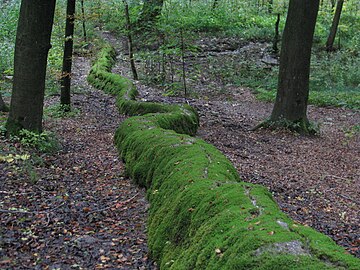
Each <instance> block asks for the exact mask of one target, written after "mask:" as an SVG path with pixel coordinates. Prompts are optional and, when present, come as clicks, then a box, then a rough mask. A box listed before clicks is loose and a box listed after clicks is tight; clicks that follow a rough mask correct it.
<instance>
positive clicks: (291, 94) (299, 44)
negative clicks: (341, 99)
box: [270, 0, 319, 133]
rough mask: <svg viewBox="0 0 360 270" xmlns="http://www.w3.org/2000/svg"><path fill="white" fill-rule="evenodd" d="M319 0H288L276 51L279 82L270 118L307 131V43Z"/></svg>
mask: <svg viewBox="0 0 360 270" xmlns="http://www.w3.org/2000/svg"><path fill="white" fill-rule="evenodd" d="M318 9H319V0H290V3H289V10H288V15H287V18H286V24H285V29H284V33H283V39H282V47H281V53H280V69H279V82H278V90H277V96H276V101H275V105H274V109H273V111H272V114H271V117H270V121H272V122H278V123H281V122H283V121H286V122H291V123H293V124H296V125H298V126H299V131H300V132H304V133H307V131H308V130H307V127H308V124H309V121H308V119H307V114H306V110H307V102H308V96H309V74H310V57H311V46H312V40H313V35H314V29H315V23H316V18H317V13H318Z"/></svg>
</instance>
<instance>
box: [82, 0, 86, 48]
mask: <svg viewBox="0 0 360 270" xmlns="http://www.w3.org/2000/svg"><path fill="white" fill-rule="evenodd" d="M81 16H82V28H83V34H84V41H85V42H87V34H86V25H85V23H86V18H85V8H84V0H81Z"/></svg>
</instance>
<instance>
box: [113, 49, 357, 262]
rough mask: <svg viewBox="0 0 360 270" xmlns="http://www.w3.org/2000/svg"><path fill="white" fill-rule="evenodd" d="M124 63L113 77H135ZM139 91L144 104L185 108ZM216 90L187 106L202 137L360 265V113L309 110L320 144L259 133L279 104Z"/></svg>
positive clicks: (204, 91)
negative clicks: (196, 119)
mask: <svg viewBox="0 0 360 270" xmlns="http://www.w3.org/2000/svg"><path fill="white" fill-rule="evenodd" d="M118 46H119V44H118ZM261 46H262V47H263V46H264V45H263V44H261ZM212 47H213V46H212ZM262 47H261V48H262ZM120 50H123V48H120ZM118 60H119V61H118V64H117V66H116V68H115V70H114V71H115V72H117V73H119V74H122V75H126V76H128V77H131V74H130V72H129V68H128V63H127V60H126V57H124V55H122V54H120V55H119V57H118ZM136 84H137V87H138V89H139V90H140V98H141V99H143V100H144V101H159V102H166V103H182V102H185V100H184V99H183V98H176V97H165V96H163V95H162V94H163V92H162V90H160V89H158V88H154V87H149V86H148V85H145V84H143V83H142V82H136ZM209 84H212V87H211V88H207V87H206V85H203V84H202V83H199V84H198V85H195V86H194V85H193V87H194V88H195V89H197V90H198V91H199V93H201V96H203V97H204V98H201V97H200V98H198V99H188V100H186V102H188V103H189V104H191V105H192V106H194V107H196V108H197V110H198V111H199V114H200V121H201V126H200V129H199V131H198V137H200V138H202V139H204V140H206V141H207V142H209V143H212V144H214V145H215V146H216V147H217V148H218V149H220V150H221V151H222V152H223V153H224V154H225V155H226V156H227V157H228V158H229V159H230V160H231V161H232V162H233V164H234V166H235V167H236V168H237V169H238V172H239V174H240V175H241V177H242V179H243V180H244V181H246V182H251V183H258V184H262V185H264V186H266V187H267V188H268V189H269V190H270V191H271V192H272V193H273V195H274V198H275V199H276V201H277V202H278V203H279V206H280V207H281V209H282V210H283V211H284V212H286V213H287V214H289V215H290V216H291V217H292V218H293V219H295V220H296V221H298V222H299V223H302V224H306V225H309V226H311V227H313V228H315V229H316V230H318V231H321V232H323V233H325V234H327V235H329V236H330V237H331V238H333V239H334V240H335V241H336V242H337V243H338V244H340V245H342V246H344V247H345V248H346V249H347V250H348V251H349V252H350V253H352V254H354V255H355V256H357V257H360V248H359V246H360V226H359V224H360V134H359V133H353V132H352V131H351V128H352V127H354V126H355V125H359V123H360V113H359V112H358V111H352V110H347V109H341V108H318V107H315V106H309V110H308V111H309V113H308V114H309V117H310V119H311V120H313V121H316V122H317V123H319V124H320V128H321V135H320V136H317V137H304V136H298V135H295V134H289V133H287V132H281V131H277V132H272V131H268V130H258V131H256V132H252V131H250V129H251V128H252V127H254V126H256V125H257V124H258V123H259V122H260V121H262V120H264V119H265V118H267V117H268V116H269V115H270V113H271V110H272V104H270V103H264V102H260V101H257V100H256V98H255V97H254V95H253V94H252V93H251V91H250V90H249V89H246V88H241V87H236V86H233V85H227V86H225V88H226V89H223V88H224V86H223V85H219V87H218V89H222V90H221V91H216V87H214V85H216V82H209ZM214 89H215V90H214ZM209 97H210V98H209Z"/></svg>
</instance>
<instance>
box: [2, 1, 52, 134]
mask: <svg viewBox="0 0 360 270" xmlns="http://www.w3.org/2000/svg"><path fill="white" fill-rule="evenodd" d="M54 11H55V0H46V1H45V0H31V1H29V0H23V1H21V7H20V17H19V22H18V27H17V33H16V42H15V57H14V83H13V90H12V97H11V104H10V113H9V118H8V121H7V130H8V133H10V134H11V133H17V132H18V131H19V130H20V129H22V128H25V129H28V130H31V131H36V132H41V131H42V115H43V101H44V92H45V75H46V64H47V56H48V52H49V49H50V48H51V44H50V36H51V30H52V25H53V19H54Z"/></svg>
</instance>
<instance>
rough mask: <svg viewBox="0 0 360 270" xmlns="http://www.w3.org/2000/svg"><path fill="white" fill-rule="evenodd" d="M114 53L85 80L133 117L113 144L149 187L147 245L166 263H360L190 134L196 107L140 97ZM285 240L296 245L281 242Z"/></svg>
mask: <svg viewBox="0 0 360 270" xmlns="http://www.w3.org/2000/svg"><path fill="white" fill-rule="evenodd" d="M114 57H115V53H114V50H113V49H111V48H104V49H103V50H102V51H101V52H100V54H99V58H98V60H97V61H96V62H95V64H94V66H93V68H92V69H91V72H90V75H89V77H88V80H89V82H90V83H92V84H93V85H94V86H96V87H98V88H101V89H103V90H104V91H106V92H108V93H111V94H115V95H117V106H118V108H119V111H120V112H122V113H125V114H128V115H131V116H133V117H130V118H128V119H127V120H126V121H124V122H123V123H122V124H121V125H120V127H119V128H118V129H117V131H116V134H115V144H116V146H117V148H118V150H119V153H120V155H121V156H122V158H123V159H124V160H125V162H126V171H127V174H128V175H130V176H131V177H132V178H133V179H134V181H135V182H136V183H137V184H139V185H141V186H144V187H146V188H147V194H148V199H149V201H150V203H151V208H150V210H149V221H148V234H149V241H148V244H149V248H150V253H151V256H152V257H153V258H154V259H155V260H156V261H157V262H158V264H159V265H160V268H161V269H216V270H218V269H359V261H358V260H357V259H356V258H354V257H352V256H350V255H348V254H346V253H345V251H344V249H343V248H341V247H339V246H337V245H336V244H335V243H334V242H333V241H332V240H331V239H330V238H328V237H327V236H325V235H322V234H320V233H318V232H316V231H314V230H313V229H310V228H307V227H304V226H301V225H297V224H294V222H293V221H292V220H291V219H289V218H288V217H287V216H286V215H285V214H284V213H282V212H281V211H280V210H279V208H278V205H277V204H276V203H275V201H274V200H273V198H272V196H271V194H270V193H269V192H268V191H267V189H266V188H264V187H262V186H259V185H252V184H248V183H244V182H242V181H241V180H240V178H239V176H238V174H237V171H236V169H235V168H234V167H233V166H232V165H231V163H230V161H229V160H228V159H227V158H226V157H225V156H224V155H223V154H222V153H220V152H219V151H218V150H217V149H216V148H215V147H214V146H212V145H209V144H207V143H206V142H204V141H202V140H199V139H196V138H194V137H191V136H190V135H194V134H195V133H196V130H197V127H198V123H199V121H198V115H197V114H196V112H195V110H194V109H192V108H191V107H190V106H187V105H164V104H158V103H150V102H149V103H147V102H138V101H136V100H135V97H136V94H137V91H136V88H135V87H134V85H133V84H132V83H131V81H130V80H128V79H126V78H123V77H121V76H119V75H115V74H112V73H111V72H110V70H111V66H112V64H113V62H114ZM287 245H290V246H291V245H295V246H296V248H297V251H296V252H294V251H291V250H290V249H289V250H287V249H286V248H285V249H279V248H277V247H279V246H287ZM296 248H295V250H296ZM284 250H285V251H284Z"/></svg>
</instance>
